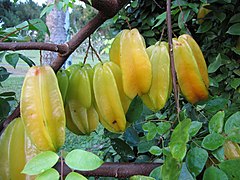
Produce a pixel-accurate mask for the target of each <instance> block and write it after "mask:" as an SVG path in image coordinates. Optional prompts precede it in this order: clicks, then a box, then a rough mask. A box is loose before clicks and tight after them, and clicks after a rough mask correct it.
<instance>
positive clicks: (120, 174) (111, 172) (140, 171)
mask: <svg viewBox="0 0 240 180" xmlns="http://www.w3.org/2000/svg"><path fill="white" fill-rule="evenodd" d="M160 165H161V164H160V163H109V162H108V163H104V164H103V165H102V166H100V167H99V168H98V169H95V170H93V171H76V172H77V173H79V174H82V175H84V176H95V177H115V178H128V177H131V176H133V175H145V176H148V175H149V174H150V173H151V171H152V170H153V169H154V168H156V167H158V166H160ZM63 167H64V169H63V176H67V175H68V174H69V173H70V172H72V170H71V169H70V168H69V167H68V166H67V165H66V164H64V166H63ZM55 169H57V170H58V172H60V170H61V164H60V162H59V163H58V164H57V165H56V166H55Z"/></svg>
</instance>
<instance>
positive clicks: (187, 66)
mask: <svg viewBox="0 0 240 180" xmlns="http://www.w3.org/2000/svg"><path fill="white" fill-rule="evenodd" d="M194 48H196V47H195V46H193V45H191V44H190V43H188V41H186V40H185V38H184V37H183V38H182V37H181V36H180V37H179V38H178V39H173V52H174V64H175V70H176V73H177V79H178V83H179V86H180V89H181V92H182V94H183V95H184V96H185V97H186V99H187V100H188V101H189V102H190V103H192V104H194V103H197V102H198V101H201V100H206V99H207V98H208V85H209V84H208V75H207V69H204V68H203V67H205V66H206V64H205V63H206V62H205V60H200V59H199V56H196V54H195V55H194V51H195V49H194ZM193 49H194V50H193ZM205 83H206V84H205Z"/></svg>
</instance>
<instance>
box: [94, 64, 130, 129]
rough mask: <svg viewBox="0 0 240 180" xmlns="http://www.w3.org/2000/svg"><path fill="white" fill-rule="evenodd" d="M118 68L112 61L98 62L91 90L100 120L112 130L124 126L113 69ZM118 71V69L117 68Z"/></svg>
mask: <svg viewBox="0 0 240 180" xmlns="http://www.w3.org/2000/svg"><path fill="white" fill-rule="evenodd" d="M117 68H119V67H118V66H117V65H116V64H114V63H113V62H106V63H104V64H103V65H102V64H98V65H96V67H95V71H94V76H93V90H94V95H95V100H96V105H97V111H98V113H99V117H100V121H101V123H102V124H103V126H104V127H105V128H107V129H108V130H109V131H112V132H123V131H124V130H125V128H126V119H125V112H124V111H125V110H124V108H123V105H122V102H121V95H120V94H119V91H118V85H119V84H118V83H117V82H116V79H115V76H114V72H117V71H115V70H114V69H117ZM118 72H119V73H120V71H119V70H118Z"/></svg>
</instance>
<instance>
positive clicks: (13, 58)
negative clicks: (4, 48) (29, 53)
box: [5, 53, 19, 68]
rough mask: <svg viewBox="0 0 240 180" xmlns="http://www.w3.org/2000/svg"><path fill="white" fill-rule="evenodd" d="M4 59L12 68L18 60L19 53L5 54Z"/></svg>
mask: <svg viewBox="0 0 240 180" xmlns="http://www.w3.org/2000/svg"><path fill="white" fill-rule="evenodd" d="M5 60H6V61H7V62H8V64H10V65H11V66H13V67H14V68H16V65H17V63H18V60H19V55H18V53H11V54H7V55H6V56H5Z"/></svg>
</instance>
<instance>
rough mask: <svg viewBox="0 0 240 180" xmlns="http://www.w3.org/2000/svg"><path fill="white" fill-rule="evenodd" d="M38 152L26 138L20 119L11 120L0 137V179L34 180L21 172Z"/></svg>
mask: <svg viewBox="0 0 240 180" xmlns="http://www.w3.org/2000/svg"><path fill="white" fill-rule="evenodd" d="M39 152H40V151H39V150H37V148H36V147H35V146H34V145H33V144H32V143H31V140H30V139H29V137H28V136H27V134H26V131H25V129H24V125H23V122H22V120H21V118H17V119H15V120H13V121H12V122H11V123H10V124H9V125H8V127H7V128H6V129H5V131H4V132H3V134H2V135H1V137H0V154H1V155H0V167H1V168H0V179H1V180H5V179H6V180H7V179H12V180H25V179H35V178H34V176H28V175H25V174H22V173H21V171H22V170H23V168H24V166H25V164H26V163H27V162H28V161H29V160H30V159H32V158H33V157H34V156H36V155H37V154H38V153H39Z"/></svg>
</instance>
